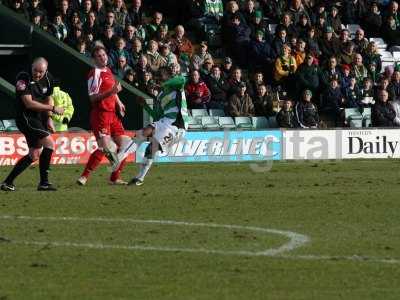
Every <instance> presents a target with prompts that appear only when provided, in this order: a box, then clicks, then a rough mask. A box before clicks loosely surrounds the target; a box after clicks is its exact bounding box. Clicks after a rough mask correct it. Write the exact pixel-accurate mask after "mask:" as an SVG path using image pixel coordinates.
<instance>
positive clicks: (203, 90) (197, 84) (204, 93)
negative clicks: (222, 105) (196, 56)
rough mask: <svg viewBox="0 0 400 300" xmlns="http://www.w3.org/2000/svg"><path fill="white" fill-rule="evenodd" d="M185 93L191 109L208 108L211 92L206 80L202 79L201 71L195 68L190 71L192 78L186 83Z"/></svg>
mask: <svg viewBox="0 0 400 300" xmlns="http://www.w3.org/2000/svg"><path fill="white" fill-rule="evenodd" d="M185 93H186V99H187V100H188V106H189V108H190V109H193V108H205V109H207V108H208V103H209V102H210V99H211V94H210V90H209V89H208V87H207V85H206V84H205V82H204V81H203V80H201V78H200V73H199V71H197V70H193V71H192V72H191V73H190V80H189V82H188V83H187V84H186V87H185Z"/></svg>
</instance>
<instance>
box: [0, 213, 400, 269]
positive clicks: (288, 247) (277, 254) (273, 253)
mask: <svg viewBox="0 0 400 300" xmlns="http://www.w3.org/2000/svg"><path fill="white" fill-rule="evenodd" d="M0 220H28V221H55V222H57V221H66V222H100V223H101V222H103V223H113V222H119V223H142V224H159V225H175V226H198V227H210V228H225V229H237V230H248V231H255V232H262V233H272V234H277V235H283V236H285V237H287V238H289V242H288V243H285V244H284V245H282V246H280V247H279V248H276V249H267V250H265V251H259V252H255V251H228V250H212V249H204V248H196V249H192V248H174V247H155V246H127V245H107V244H101V243H96V244H92V243H71V242H39V241H10V243H13V244H20V245H33V246H53V247H74V248H90V249H100V250H108V249H116V250H128V251H161V252H188V253H204V254H220V255H242V256H266V257H272V258H277V259H292V260H326V261H340V260H348V261H358V262H374V263H385V264H400V259H396V258H380V257H371V256H359V255H352V256H331V255H287V254H283V253H285V252H289V251H292V250H294V249H296V248H298V247H301V246H303V245H304V244H306V243H307V242H309V241H310V238H309V237H308V236H306V235H303V234H299V233H295V232H291V231H283V230H276V229H269V228H261V227H254V226H239V225H224V224H214V223H191V222H182V221H170V220H136V219H129V218H128V219H124V218H78V217H32V216H8V215H5V216H1V215H0Z"/></svg>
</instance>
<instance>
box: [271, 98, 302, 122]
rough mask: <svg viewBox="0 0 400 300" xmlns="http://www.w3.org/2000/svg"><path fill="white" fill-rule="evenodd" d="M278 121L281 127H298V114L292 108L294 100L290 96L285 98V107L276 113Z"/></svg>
mask: <svg viewBox="0 0 400 300" xmlns="http://www.w3.org/2000/svg"><path fill="white" fill-rule="evenodd" d="M276 122H277V123H278V126H279V128H296V127H298V124H297V121H296V116H295V113H294V111H293V109H292V101H291V100H290V99H289V98H286V99H285V100H283V107H282V109H281V110H280V111H279V112H278V114H277V115H276Z"/></svg>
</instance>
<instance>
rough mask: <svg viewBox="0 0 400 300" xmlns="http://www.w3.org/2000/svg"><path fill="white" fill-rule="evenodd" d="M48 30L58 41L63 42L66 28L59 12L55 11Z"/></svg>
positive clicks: (66, 31)
mask: <svg viewBox="0 0 400 300" xmlns="http://www.w3.org/2000/svg"><path fill="white" fill-rule="evenodd" d="M49 31H50V33H51V34H52V35H53V36H54V37H55V38H56V39H58V40H59V41H62V42H63V41H64V40H65V39H66V38H67V36H68V29H67V26H66V25H65V24H64V22H63V20H62V16H61V13H59V12H57V13H56V15H55V16H54V21H53V23H51V24H50V26H49Z"/></svg>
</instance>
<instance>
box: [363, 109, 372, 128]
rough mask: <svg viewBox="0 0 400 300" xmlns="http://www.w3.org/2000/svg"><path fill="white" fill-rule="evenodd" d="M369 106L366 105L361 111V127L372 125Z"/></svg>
mask: <svg viewBox="0 0 400 300" xmlns="http://www.w3.org/2000/svg"><path fill="white" fill-rule="evenodd" d="M371 114H372V113H371V108H370V107H367V108H364V111H363V113H362V117H363V124H362V125H363V127H371V126H372V121H371Z"/></svg>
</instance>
